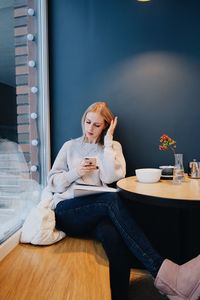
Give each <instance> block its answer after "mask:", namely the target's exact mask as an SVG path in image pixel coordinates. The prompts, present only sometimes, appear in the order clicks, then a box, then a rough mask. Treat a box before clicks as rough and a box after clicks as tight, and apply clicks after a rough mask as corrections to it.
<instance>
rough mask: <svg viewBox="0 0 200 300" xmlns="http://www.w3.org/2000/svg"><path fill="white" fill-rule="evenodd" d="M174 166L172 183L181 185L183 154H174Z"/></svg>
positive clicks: (182, 179) (182, 178)
mask: <svg viewBox="0 0 200 300" xmlns="http://www.w3.org/2000/svg"><path fill="white" fill-rule="evenodd" d="M174 158H175V165H174V174H173V183H174V184H181V183H182V182H183V181H184V166H183V154H182V153H175V154H174Z"/></svg>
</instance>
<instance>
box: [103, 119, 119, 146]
mask: <svg viewBox="0 0 200 300" xmlns="http://www.w3.org/2000/svg"><path fill="white" fill-rule="evenodd" d="M116 126H117V117H115V118H114V119H113V120H112V121H111V123H110V126H109V128H108V130H107V133H106V135H105V137H104V146H105V147H110V146H112V142H113V134H114V131H115V128H116Z"/></svg>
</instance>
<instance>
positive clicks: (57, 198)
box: [48, 102, 200, 300]
mask: <svg viewBox="0 0 200 300" xmlns="http://www.w3.org/2000/svg"><path fill="white" fill-rule="evenodd" d="M116 125H117V117H115V118H114V116H113V114H112V112H111V111H110V109H109V107H108V106H107V104H106V103H105V102H97V103H94V104H92V105H91V106H90V107H89V108H88V109H87V110H86V112H85V113H84V115H83V117H82V129H83V136H82V137H80V138H77V139H74V140H70V141H68V142H66V143H65V144H64V145H63V147H62V148H61V150H60V152H59V153H58V156H57V158H56V160H55V162H54V164H53V167H52V169H51V171H50V173H49V175H48V186H49V187H50V189H51V191H52V192H53V193H54V202H55V216H56V227H57V228H58V229H60V230H62V231H64V232H65V233H66V234H67V235H68V236H72V237H91V238H96V239H97V240H99V241H100V242H101V243H102V245H103V247H104V250H105V252H106V254H107V256H108V259H109V268H110V286H111V294H112V299H113V300H126V299H128V287H129V275H130V268H131V266H132V261H133V260H134V258H135V257H136V258H137V259H138V260H139V261H140V262H141V263H142V264H143V265H144V266H145V268H146V269H147V270H148V271H149V272H150V273H151V274H152V276H153V277H154V278H155V286H156V287H157V288H158V290H159V291H160V292H161V293H164V294H166V295H167V296H168V298H169V299H172V300H183V299H184V300H186V299H190V300H197V299H198V297H199V296H200V255H199V256H198V257H196V258H195V259H193V260H191V261H189V262H188V263H186V264H184V265H182V266H178V265H177V264H175V263H173V262H172V261H170V260H168V259H164V258H162V257H161V256H160V255H159V254H158V253H157V252H156V251H155V250H154V249H153V247H152V245H151V244H150V242H149V241H148V240H147V238H146V236H145V235H144V233H143V232H142V231H141V229H140V228H139V227H138V225H137V224H136V222H135V221H134V219H133V218H132V217H131V216H130V214H129V211H128V209H127V208H126V206H125V204H124V202H123V201H122V200H121V199H120V197H119V194H118V193H116V192H113V193H112V192H106V193H99V194H91V195H86V196H84V197H74V191H75V188H76V185H77V184H86V185H87V184H88V185H95V186H96V185H98V186H103V185H104V186H106V185H107V184H110V183H113V182H115V181H117V180H119V179H121V178H123V177H124V176H125V160H124V156H123V153H122V148H121V145H120V143H118V142H117V141H114V140H113V134H114V130H115V128H116Z"/></svg>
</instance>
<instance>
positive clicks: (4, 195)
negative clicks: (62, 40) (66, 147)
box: [0, 0, 50, 243]
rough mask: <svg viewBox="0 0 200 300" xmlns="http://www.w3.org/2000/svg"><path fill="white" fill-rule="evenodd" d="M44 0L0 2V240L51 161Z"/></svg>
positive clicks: (18, 219) (22, 213)
mask: <svg viewBox="0 0 200 300" xmlns="http://www.w3.org/2000/svg"><path fill="white" fill-rule="evenodd" d="M47 47H48V43H47V1H44V0H1V2H0V102H1V107H2V110H1V112H0V114H1V115H0V138H1V141H0V243H2V242H3V241H4V240H5V239H6V238H7V237H9V236H10V235H11V234H12V233H13V232H14V231H16V230H17V229H18V228H19V227H20V226H21V225H22V223H23V220H24V218H25V217H26V214H27V213H28V211H29V210H30V208H31V207H32V206H33V205H34V204H35V203H36V202H37V201H38V198H39V191H40V188H41V187H43V186H44V185H45V183H46V176H47V172H48V170H49V166H50V138H49V101H48V100H49V94H48V49H47Z"/></svg>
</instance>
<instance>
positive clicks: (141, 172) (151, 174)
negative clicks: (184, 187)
mask: <svg viewBox="0 0 200 300" xmlns="http://www.w3.org/2000/svg"><path fill="white" fill-rule="evenodd" d="M161 172H162V170H161V169H154V168H148V169H136V170H135V174H136V177H137V180H138V181H140V182H143V183H153V182H158V181H159V180H160V177H161Z"/></svg>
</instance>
